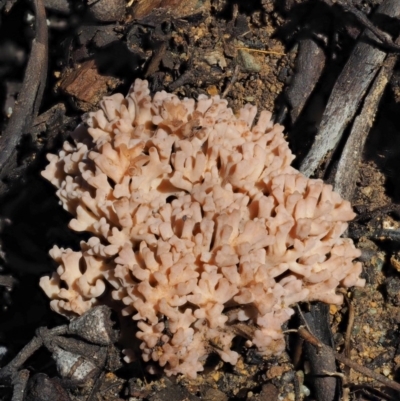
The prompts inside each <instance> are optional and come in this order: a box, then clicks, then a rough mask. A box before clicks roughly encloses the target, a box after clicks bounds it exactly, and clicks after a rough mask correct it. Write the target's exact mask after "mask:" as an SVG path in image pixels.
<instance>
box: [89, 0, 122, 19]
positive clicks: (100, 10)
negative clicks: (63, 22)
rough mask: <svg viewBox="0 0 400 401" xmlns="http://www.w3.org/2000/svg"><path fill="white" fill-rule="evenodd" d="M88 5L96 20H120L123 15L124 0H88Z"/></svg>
mask: <svg viewBox="0 0 400 401" xmlns="http://www.w3.org/2000/svg"><path fill="white" fill-rule="evenodd" d="M88 5H89V8H90V11H91V13H92V15H93V16H94V17H95V18H96V19H97V20H98V21H102V22H112V21H120V20H121V19H122V18H123V17H124V15H125V7H126V2H125V0H89V1H88Z"/></svg>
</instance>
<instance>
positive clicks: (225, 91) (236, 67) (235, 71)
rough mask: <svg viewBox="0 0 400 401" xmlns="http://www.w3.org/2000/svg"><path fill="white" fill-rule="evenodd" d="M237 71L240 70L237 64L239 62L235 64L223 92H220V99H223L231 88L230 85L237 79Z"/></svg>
mask: <svg viewBox="0 0 400 401" xmlns="http://www.w3.org/2000/svg"><path fill="white" fill-rule="evenodd" d="M239 72H240V66H239V64H236V66H235V69H234V71H233V75H232V79H231V80H230V81H229V83H228V85H226V88H225V90H224V92H223V93H222V96H221V98H222V99H225V97H226V95H227V94H228V93H229V91H230V90H231V89H232V85H233V84H234V83H235V82H236V81H237V79H238V77H239Z"/></svg>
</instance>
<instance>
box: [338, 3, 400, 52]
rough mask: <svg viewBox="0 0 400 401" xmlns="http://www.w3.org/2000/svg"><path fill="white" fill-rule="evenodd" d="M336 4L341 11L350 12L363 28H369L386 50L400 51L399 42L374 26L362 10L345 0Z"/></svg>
mask: <svg viewBox="0 0 400 401" xmlns="http://www.w3.org/2000/svg"><path fill="white" fill-rule="evenodd" d="M336 4H338V5H339V6H340V7H342V9H343V11H345V12H347V13H350V14H352V15H353V16H354V17H355V18H356V20H357V21H358V22H359V23H361V24H362V25H363V26H364V27H365V28H367V29H369V30H370V31H371V32H372V33H373V34H374V35H375V36H376V37H377V38H378V39H379V40H380V41H381V42H382V44H383V45H384V46H385V47H386V48H387V49H388V50H391V51H393V52H400V46H399V44H398V43H394V42H393V41H392V39H391V38H390V36H389V35H388V34H387V33H386V32H383V31H382V30H381V29H379V28H378V27H377V26H375V25H374V24H373V23H372V22H371V21H370V20H369V19H368V17H367V16H366V15H365V14H364V13H363V12H361V11H360V10H358V9H357V8H356V7H354V6H353V5H351V4H347V2H346V3H344V2H343V1H342V0H339V1H338V0H337V1H336Z"/></svg>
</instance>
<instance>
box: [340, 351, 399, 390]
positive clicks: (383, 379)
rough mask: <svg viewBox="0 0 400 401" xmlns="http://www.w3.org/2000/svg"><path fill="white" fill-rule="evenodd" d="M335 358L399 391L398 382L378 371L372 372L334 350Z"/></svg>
mask: <svg viewBox="0 0 400 401" xmlns="http://www.w3.org/2000/svg"><path fill="white" fill-rule="evenodd" d="M334 355H335V358H336V359H337V360H338V361H339V362H341V363H344V364H345V365H347V366H350V367H351V368H352V369H354V370H356V371H357V372H360V373H362V374H363V375H365V376H368V377H372V378H373V379H374V380H376V381H378V382H380V383H382V384H384V385H385V386H387V387H390V388H392V389H393V390H396V391H400V384H399V383H397V382H395V381H393V380H390V379H388V378H387V377H385V376H383V375H380V374H379V373H376V372H374V371H373V370H371V369H368V368H366V367H364V366H361V365H359V364H358V363H356V362H354V361H352V360H351V359H349V358H346V357H345V356H344V355H342V354H339V353H338V352H334Z"/></svg>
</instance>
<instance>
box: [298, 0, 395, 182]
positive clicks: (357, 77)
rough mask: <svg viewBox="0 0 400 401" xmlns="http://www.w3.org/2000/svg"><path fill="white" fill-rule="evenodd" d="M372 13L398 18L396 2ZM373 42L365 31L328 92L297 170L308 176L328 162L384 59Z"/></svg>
mask: <svg viewBox="0 0 400 401" xmlns="http://www.w3.org/2000/svg"><path fill="white" fill-rule="evenodd" d="M376 14H379V15H386V16H389V17H392V18H398V17H399V16H400V2H399V1H398V0H386V1H384V2H383V3H382V4H381V5H380V6H379V7H378V9H377V12H376ZM374 39H375V36H374V35H373V34H372V33H371V32H369V31H368V32H365V33H364V34H363V35H361V37H360V39H359V42H358V43H357V45H356V46H355V48H354V50H353V52H352V54H351V55H350V58H349V60H348V62H347V63H346V65H345V67H344V69H343V71H342V73H341V74H340V76H339V79H338V80H337V82H336V84H335V86H334V88H333V90H332V93H331V96H330V98H329V101H328V104H327V106H326V109H325V112H324V114H323V117H322V121H321V125H320V127H319V131H318V134H317V136H316V138H315V141H314V144H313V145H312V147H311V150H310V152H309V153H308V154H307V156H306V157H305V159H304V160H303V162H302V163H301V166H300V171H301V172H302V173H304V174H305V175H306V176H308V177H309V176H311V175H312V174H314V172H315V170H316V169H317V168H318V167H319V166H321V164H322V163H323V162H328V161H329V160H330V157H331V156H332V152H333V150H334V149H335V148H336V146H337V145H338V143H339V141H340V139H341V138H342V135H343V132H344V130H345V128H346V126H347V124H348V123H349V122H350V121H351V120H352V119H353V117H354V115H355V113H356V111H357V108H358V106H359V104H360V102H361V100H362V98H363V97H364V95H365V93H366V91H367V89H368V87H369V85H370V84H371V82H372V80H373V79H374V77H375V76H376V74H377V72H378V70H379V68H380V67H381V65H382V63H383V61H384V59H385V57H386V52H385V51H383V50H381V49H379V48H378V47H377V45H376V43H372V44H371V43H369V42H370V41H374Z"/></svg>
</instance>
